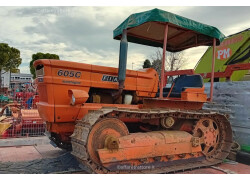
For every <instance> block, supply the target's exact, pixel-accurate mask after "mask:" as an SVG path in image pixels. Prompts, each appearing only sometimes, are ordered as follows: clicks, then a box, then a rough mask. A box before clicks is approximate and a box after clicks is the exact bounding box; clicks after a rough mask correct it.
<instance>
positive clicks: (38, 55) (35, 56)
mask: <svg viewBox="0 0 250 180" xmlns="http://www.w3.org/2000/svg"><path fill="white" fill-rule="evenodd" d="M38 59H55V60H59V59H60V58H59V56H58V55H57V54H50V53H41V52H38V53H36V54H32V60H31V61H30V73H31V74H32V75H33V79H35V78H36V70H35V67H34V66H33V63H34V61H35V60H38Z"/></svg>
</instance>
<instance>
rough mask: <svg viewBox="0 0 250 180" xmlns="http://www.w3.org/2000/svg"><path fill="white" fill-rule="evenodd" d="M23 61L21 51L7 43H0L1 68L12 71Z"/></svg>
mask: <svg viewBox="0 0 250 180" xmlns="http://www.w3.org/2000/svg"><path fill="white" fill-rule="evenodd" d="M21 63H22V59H21V57H20V51H19V50H18V49H16V48H14V47H10V46H9V45H8V44H6V43H0V70H2V69H3V70H5V71H11V70H13V69H16V68H18V66H19V65H20V64H21Z"/></svg>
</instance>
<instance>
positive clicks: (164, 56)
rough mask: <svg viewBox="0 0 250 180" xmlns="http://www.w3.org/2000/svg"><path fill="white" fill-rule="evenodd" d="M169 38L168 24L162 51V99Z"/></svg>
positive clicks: (161, 96)
mask: <svg viewBox="0 0 250 180" xmlns="http://www.w3.org/2000/svg"><path fill="white" fill-rule="evenodd" d="M167 39H168V24H166V26H165V32H164V42H163V49H162V51H163V53H162V62H161V83H160V99H163V86H164V82H165V81H164V79H165V76H164V73H165V59H166V49H167Z"/></svg>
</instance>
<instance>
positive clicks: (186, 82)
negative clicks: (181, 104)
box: [156, 74, 203, 98]
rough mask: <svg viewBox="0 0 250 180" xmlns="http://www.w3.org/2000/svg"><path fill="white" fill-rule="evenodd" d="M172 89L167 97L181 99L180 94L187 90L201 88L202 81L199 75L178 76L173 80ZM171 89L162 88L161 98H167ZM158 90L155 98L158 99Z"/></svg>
mask: <svg viewBox="0 0 250 180" xmlns="http://www.w3.org/2000/svg"><path fill="white" fill-rule="evenodd" d="M173 83H175V84H174V87H173V90H172V92H171V94H170V96H169V97H175V98H181V92H182V91H185V89H187V88H202V87H203V79H202V77H201V75H199V74H195V75H180V76H179V77H177V78H176V79H175V80H174V82H173ZM170 89H171V88H163V97H167V96H168V93H169V91H170ZM159 95H160V92H159V90H158V92H157V94H156V97H159Z"/></svg>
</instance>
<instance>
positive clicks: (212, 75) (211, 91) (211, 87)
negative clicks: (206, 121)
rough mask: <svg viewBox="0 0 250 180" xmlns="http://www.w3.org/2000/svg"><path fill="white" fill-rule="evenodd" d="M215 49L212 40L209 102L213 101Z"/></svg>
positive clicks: (214, 43) (214, 42) (214, 41)
mask: <svg viewBox="0 0 250 180" xmlns="http://www.w3.org/2000/svg"><path fill="white" fill-rule="evenodd" d="M215 47H216V39H215V38H214V39H213V59H212V72H211V80H210V82H211V83H210V99H209V101H210V102H212V101H213V90H214V64H215Z"/></svg>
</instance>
